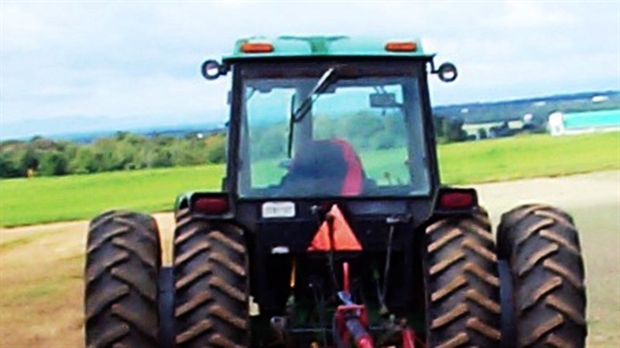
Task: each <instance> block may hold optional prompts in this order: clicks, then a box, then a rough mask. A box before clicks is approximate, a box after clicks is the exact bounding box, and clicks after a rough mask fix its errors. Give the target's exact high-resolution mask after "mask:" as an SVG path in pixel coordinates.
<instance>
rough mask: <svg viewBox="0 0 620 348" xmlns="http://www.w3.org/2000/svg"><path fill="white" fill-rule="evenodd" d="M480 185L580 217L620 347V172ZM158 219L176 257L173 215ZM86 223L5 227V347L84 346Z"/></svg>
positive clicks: (598, 302) (596, 293)
mask: <svg viewBox="0 0 620 348" xmlns="http://www.w3.org/2000/svg"><path fill="white" fill-rule="evenodd" d="M475 187H476V188H477V189H478V192H479V194H480V197H481V200H482V204H484V205H485V206H486V207H487V208H488V209H489V213H490V215H491V218H492V220H493V222H494V224H497V223H498V222H499V216H500V214H501V213H502V212H504V211H506V210H508V209H510V208H512V207H514V206H515V205H517V204H521V203H525V202H531V201H540V202H547V203H550V204H554V205H558V206H560V207H562V208H563V209H565V210H567V211H568V212H570V213H571V214H572V215H573V216H574V218H575V222H576V224H577V226H578V228H579V230H580V232H581V245H582V247H583V252H584V255H585V258H586V277H587V284H588V309H587V314H588V328H589V335H588V347H619V346H620V331H618V328H619V327H620V253H618V245H620V234H619V233H618V231H620V219H619V218H618V212H619V211H620V171H610V172H603V173H594V174H587V175H578V176H571V177H563V178H554V179H548V178H545V179H534V180H527V181H516V182H504V183H493V184H483V185H476V186H475ZM575 188H579V189H578V190H576V189H575ZM157 218H158V222H159V226H160V231H161V232H162V236H163V238H164V243H163V244H164V252H165V254H166V255H165V257H164V260H165V261H164V262H165V263H169V262H170V250H171V247H170V238H171V232H172V229H173V227H174V223H173V219H172V216H171V215H170V214H163V215H162V214H160V215H158V216H157ZM86 229H87V223H86V222H84V221H81V222H69V223H58V224H51V225H46V226H31V227H22V228H18V229H15V230H3V231H0V232H1V233H0V285H1V286H0V347H11V348H12V347H59V348H61V347H62V348H64V347H81V346H83V345H84V342H83V325H84V320H83V312H82V311H83V303H82V301H83V292H84V288H83V278H82V276H83V271H84V270H83V267H84V250H85V240H86V238H85V232H86Z"/></svg>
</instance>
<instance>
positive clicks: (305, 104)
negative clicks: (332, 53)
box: [291, 67, 338, 122]
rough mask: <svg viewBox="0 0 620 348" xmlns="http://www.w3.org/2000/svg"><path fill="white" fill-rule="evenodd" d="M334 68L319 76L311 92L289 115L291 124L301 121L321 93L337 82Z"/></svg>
mask: <svg viewBox="0 0 620 348" xmlns="http://www.w3.org/2000/svg"><path fill="white" fill-rule="evenodd" d="M336 71H337V68H336V67H331V68H329V69H327V70H325V72H324V73H323V75H321V78H319V80H318V81H317V82H316V84H315V85H314V88H312V91H311V92H310V93H309V94H308V95H307V96H306V98H304V100H303V101H302V102H301V104H300V105H299V107H297V109H295V111H294V112H293V113H292V114H291V120H293V122H299V121H301V120H302V119H303V118H304V117H305V116H306V115H307V114H308V112H309V111H310V108H311V107H312V104H314V102H315V101H316V100H317V99H318V98H319V96H320V95H321V93H323V92H325V91H326V90H327V88H329V86H331V85H333V84H334V82H336V81H337V80H338V78H337V77H336V75H337V74H336Z"/></svg>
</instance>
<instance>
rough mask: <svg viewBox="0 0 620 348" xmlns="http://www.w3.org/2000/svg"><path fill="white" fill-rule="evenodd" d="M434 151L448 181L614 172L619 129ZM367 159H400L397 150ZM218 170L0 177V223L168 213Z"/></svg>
mask: <svg viewBox="0 0 620 348" xmlns="http://www.w3.org/2000/svg"><path fill="white" fill-rule="evenodd" d="M438 151H439V160H440V167H441V171H442V181H443V182H444V183H448V184H471V183H481V182H493V181H504V180H515V179H522V178H530V177H540V176H560V175H566V174H575V173H585V172H594V171H600V170H610V169H618V168H620V132H612V133H601V134H585V135H575V136H566V137H550V136H546V135H536V136H521V137H514V138H506V139H496V140H487V141H481V142H470V143H458V144H448V145H442V146H440V147H439V150H438ZM364 156H365V155H363V156H362V157H363V158H364ZM368 156H372V157H374V158H388V157H389V156H398V157H399V158H403V159H404V153H403V152H402V150H387V151H382V152H379V151H377V152H376V153H373V154H369V155H368ZM369 162H372V163H375V167H376V168H367V170H368V171H369V172H372V171H373V170H384V169H382V167H381V163H382V162H381V161H380V160H373V161H369ZM274 167H275V165H274ZM223 173H224V167H223V166H221V165H216V166H200V167H184V168H170V169H157V170H141V171H132V172H114V173H102V174H93V175H83V176H67V177H49V178H33V179H12V180H1V181H0V226H3V227H8V226H19V225H28V224H36V223H44V222H54V221H67V220H78V219H87V218H90V217H92V216H94V215H95V214H98V213H100V212H102V211H104V210H107V209H111V208H126V209H134V210H140V211H147V212H157V211H168V210H170V209H171V208H172V204H173V201H174V197H175V196H176V195H177V194H178V193H181V192H183V191H187V190H198V189H208V190H218V189H219V188H220V184H221V178H222V175H223Z"/></svg>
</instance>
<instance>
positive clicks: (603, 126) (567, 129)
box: [548, 109, 620, 135]
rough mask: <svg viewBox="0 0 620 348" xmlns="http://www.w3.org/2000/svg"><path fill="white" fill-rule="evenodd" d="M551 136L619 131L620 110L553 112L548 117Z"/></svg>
mask: <svg viewBox="0 0 620 348" xmlns="http://www.w3.org/2000/svg"><path fill="white" fill-rule="evenodd" d="M548 128H549V132H550V133H551V135H564V134H579V133H589V132H599V131H610V130H620V109H611V110H597V111H585V112H572V113H571V112H569V113H561V112H554V113H551V114H550V115H549V121H548Z"/></svg>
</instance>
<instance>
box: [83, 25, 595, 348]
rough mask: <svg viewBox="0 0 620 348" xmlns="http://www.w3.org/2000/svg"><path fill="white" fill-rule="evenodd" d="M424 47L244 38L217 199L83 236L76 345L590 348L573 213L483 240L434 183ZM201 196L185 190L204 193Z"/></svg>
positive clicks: (517, 223) (104, 220) (229, 61)
mask: <svg viewBox="0 0 620 348" xmlns="http://www.w3.org/2000/svg"><path fill="white" fill-rule="evenodd" d="M433 57H434V56H433V55H432V54H427V53H425V52H424V50H423V48H422V45H421V42H420V41H419V40H417V39H416V40H389V39H388V40H381V39H377V38H352V37H346V36H329V37H319V36H316V37H314V36H313V37H292V36H284V37H278V38H274V39H267V38H260V37H253V38H247V39H241V40H239V41H237V43H236V44H235V46H234V50H233V52H232V54H230V55H228V56H225V57H224V58H223V59H222V60H221V61H217V60H207V61H206V62H205V63H204V64H203V65H202V69H201V70H202V75H203V76H204V77H205V78H206V79H207V80H214V79H217V78H218V77H220V76H225V75H229V76H230V77H231V81H232V87H231V89H230V92H229V94H228V104H229V106H230V118H229V120H228V123H227V154H226V156H227V162H226V174H225V177H224V178H223V180H222V190H221V191H218V192H210V191H195V192H189V193H183V194H181V195H180V196H179V197H177V199H176V202H175V204H174V214H175V219H176V228H175V231H174V238H173V263H172V265H170V266H168V265H162V256H161V252H162V251H161V250H162V242H161V240H160V233H159V230H158V226H157V223H156V221H155V220H154V219H153V218H152V217H151V216H149V215H147V214H142V213H136V212H131V211H125V210H112V211H109V212H106V213H103V214H101V215H99V216H97V217H96V218H94V219H93V220H92V221H91V223H90V226H89V232H88V240H87V257H86V265H85V300H84V301H85V343H86V345H87V346H88V347H180V348H181V347H283V348H288V347H313V348H318V347H323V348H327V347H337V348H344V347H363V348H370V347H402V348H413V347H441V348H447V347H543V346H551V347H583V346H584V345H585V337H586V334H587V326H586V322H585V308H586V295H585V285H584V265H583V259H582V256H581V249H580V244H579V238H578V233H577V230H576V228H575V224H574V222H573V220H572V218H571V216H570V215H568V214H567V213H566V212H564V211H562V210H560V209H558V208H555V207H551V206H548V205H544V204H528V205H521V206H518V207H516V208H514V209H513V210H511V211H509V212H506V213H505V214H504V215H502V218H501V222H500V224H499V227H498V229H497V231H496V233H495V234H494V233H493V232H492V227H491V223H490V221H489V217H488V214H487V212H486V210H485V209H484V208H482V207H481V206H480V205H479V203H478V196H477V193H476V191H475V190H474V189H471V188H464V187H448V186H444V185H442V183H441V180H440V174H439V166H438V160H437V151H436V143H435V136H434V134H435V133H434V129H433V127H434V126H433V117H432V109H431V103H430V97H429V91H428V81H427V76H428V75H429V74H434V75H438V77H439V79H440V80H442V81H444V82H451V81H453V80H455V79H456V78H457V70H456V68H455V66H454V65H453V64H451V63H443V64H441V65H439V66H436V65H435V63H434V60H433ZM200 184H201V183H196V185H200Z"/></svg>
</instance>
